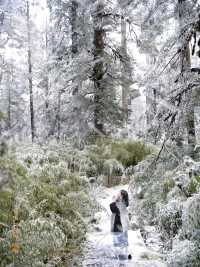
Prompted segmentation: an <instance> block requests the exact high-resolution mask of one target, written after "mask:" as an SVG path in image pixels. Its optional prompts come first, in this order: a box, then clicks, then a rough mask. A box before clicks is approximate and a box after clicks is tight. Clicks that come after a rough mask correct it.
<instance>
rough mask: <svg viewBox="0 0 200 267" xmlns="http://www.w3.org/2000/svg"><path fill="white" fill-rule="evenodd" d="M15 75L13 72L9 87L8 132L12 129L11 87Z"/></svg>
mask: <svg viewBox="0 0 200 267" xmlns="http://www.w3.org/2000/svg"><path fill="white" fill-rule="evenodd" d="M12 75H13V73H12V70H11V82H10V83H9V85H8V110H7V113H8V119H7V128H8V130H10V128H11V86H12V81H13V77H12Z"/></svg>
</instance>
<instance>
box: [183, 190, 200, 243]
mask: <svg viewBox="0 0 200 267" xmlns="http://www.w3.org/2000/svg"><path fill="white" fill-rule="evenodd" d="M182 221H183V227H182V230H183V233H184V235H185V236H187V237H189V238H190V237H191V236H192V235H194V233H195V231H199V230H200V193H198V194H195V195H193V196H192V197H190V198H188V199H187V201H186V202H185V203H184V208H183V214H182Z"/></svg>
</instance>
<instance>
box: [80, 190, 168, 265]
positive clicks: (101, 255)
mask: <svg viewBox="0 0 200 267" xmlns="http://www.w3.org/2000/svg"><path fill="white" fill-rule="evenodd" d="M120 189H126V190H127V189H128V186H116V187H113V188H106V189H105V188H104V189H102V190H101V191H98V193H97V194H96V195H97V200H98V202H99V204H100V205H101V206H102V207H103V210H102V211H100V212H97V213H96V216H95V217H96V218H97V220H98V218H99V220H98V222H97V223H96V224H95V226H94V228H93V230H91V231H90V232H89V233H88V234H87V242H86V248H85V256H84V259H83V261H82V266H83V267H119V266H120V267H122V266H124V267H134V266H135V267H166V264H165V263H164V261H163V259H162V258H163V256H162V255H161V254H160V253H159V252H158V246H159V244H158V242H156V238H155V239H154V237H153V236H152V235H151V241H150V242H149V246H146V245H145V243H144V240H143V238H142V236H141V234H140V230H137V231H132V230H129V253H131V255H132V260H120V259H119V257H118V256H117V255H118V254H119V250H117V249H116V248H115V247H113V244H112V234H111V233H110V215H111V212H110V210H109V203H110V202H111V201H112V196H113V195H114V194H116V192H118V191H119V190H120ZM155 236H156V235H155ZM147 241H148V240H147Z"/></svg>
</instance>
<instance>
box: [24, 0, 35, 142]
mask: <svg viewBox="0 0 200 267" xmlns="http://www.w3.org/2000/svg"><path fill="white" fill-rule="evenodd" d="M26 19H27V37H28V50H27V53H28V82H29V97H30V117H31V137H32V142H34V139H35V137H36V129H35V114H34V104H33V72H32V69H33V66H32V43H31V21H30V4H29V1H27V2H26Z"/></svg>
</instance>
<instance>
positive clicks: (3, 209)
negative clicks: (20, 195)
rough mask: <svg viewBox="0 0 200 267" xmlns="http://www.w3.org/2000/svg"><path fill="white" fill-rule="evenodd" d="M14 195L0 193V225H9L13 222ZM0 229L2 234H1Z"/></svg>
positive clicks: (5, 191) (8, 192)
mask: <svg viewBox="0 0 200 267" xmlns="http://www.w3.org/2000/svg"><path fill="white" fill-rule="evenodd" d="M13 206H14V195H13V193H12V191H7V190H4V191H0V224H6V225H9V224H11V223H12V222H13ZM1 230H2V229H1V227H0V234H1Z"/></svg>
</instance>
